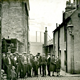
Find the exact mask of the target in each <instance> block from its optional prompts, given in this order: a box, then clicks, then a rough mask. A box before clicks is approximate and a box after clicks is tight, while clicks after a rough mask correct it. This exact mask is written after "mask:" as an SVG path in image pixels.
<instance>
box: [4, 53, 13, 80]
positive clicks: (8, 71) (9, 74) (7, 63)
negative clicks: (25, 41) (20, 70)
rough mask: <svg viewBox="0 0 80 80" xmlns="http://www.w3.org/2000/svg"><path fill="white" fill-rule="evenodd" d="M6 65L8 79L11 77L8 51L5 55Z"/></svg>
mask: <svg viewBox="0 0 80 80" xmlns="http://www.w3.org/2000/svg"><path fill="white" fill-rule="evenodd" d="M5 64H6V66H7V79H8V80H10V79H11V67H12V64H11V59H10V53H9V52H8V53H7V57H6V62H5Z"/></svg>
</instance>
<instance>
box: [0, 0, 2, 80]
mask: <svg viewBox="0 0 80 80" xmlns="http://www.w3.org/2000/svg"><path fill="white" fill-rule="evenodd" d="M1 15H2V2H1V1H0V23H1V21H2V16H1ZM1 28H2V24H0V43H1V45H0V71H1V65H2V57H1V56H2V54H1V46H2V40H1ZM0 80H1V72H0Z"/></svg>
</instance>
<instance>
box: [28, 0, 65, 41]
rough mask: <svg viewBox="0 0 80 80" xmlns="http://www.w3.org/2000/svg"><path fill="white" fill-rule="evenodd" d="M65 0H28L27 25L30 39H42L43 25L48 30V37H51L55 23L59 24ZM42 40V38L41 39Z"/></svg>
mask: <svg viewBox="0 0 80 80" xmlns="http://www.w3.org/2000/svg"><path fill="white" fill-rule="evenodd" d="M66 1H67V0H29V3H30V11H29V27H30V31H29V34H30V41H32V42H35V41H36V31H38V33H37V41H38V42H39V41H40V32H41V39H43V36H44V33H43V32H44V31H45V27H47V30H48V36H49V38H50V39H51V38H53V34H52V31H54V29H56V23H58V24H61V22H62V12H63V11H65V7H66ZM42 42H43V40H42Z"/></svg>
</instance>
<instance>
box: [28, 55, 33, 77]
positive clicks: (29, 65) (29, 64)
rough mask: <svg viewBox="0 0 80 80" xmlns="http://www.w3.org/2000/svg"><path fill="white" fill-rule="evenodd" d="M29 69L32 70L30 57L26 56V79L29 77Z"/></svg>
mask: <svg viewBox="0 0 80 80" xmlns="http://www.w3.org/2000/svg"><path fill="white" fill-rule="evenodd" d="M31 68H32V65H31V62H30V55H28V58H27V76H28V77H31Z"/></svg>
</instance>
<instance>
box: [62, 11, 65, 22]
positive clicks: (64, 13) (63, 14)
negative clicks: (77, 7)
mask: <svg viewBox="0 0 80 80" xmlns="http://www.w3.org/2000/svg"><path fill="white" fill-rule="evenodd" d="M62 13H63V22H64V20H65V12H64V11H62Z"/></svg>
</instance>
